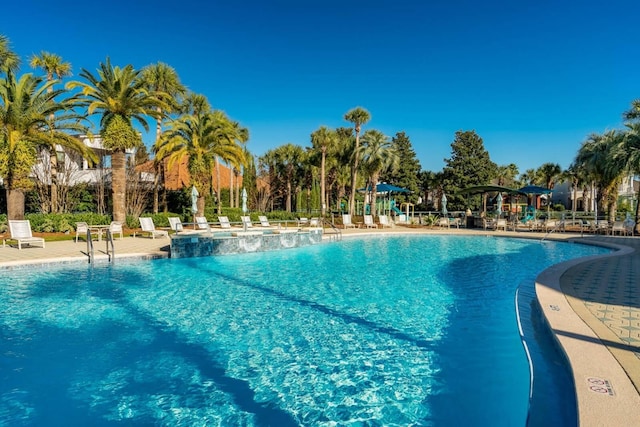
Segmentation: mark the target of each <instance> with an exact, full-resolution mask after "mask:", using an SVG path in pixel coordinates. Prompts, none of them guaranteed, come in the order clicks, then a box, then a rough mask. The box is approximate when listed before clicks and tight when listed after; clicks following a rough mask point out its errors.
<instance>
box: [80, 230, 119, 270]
mask: <svg viewBox="0 0 640 427" xmlns="http://www.w3.org/2000/svg"><path fill="white" fill-rule="evenodd" d="M106 232H107V233H106V236H105V242H106V244H107V256H108V257H109V262H110V263H112V264H113V263H115V260H116V249H115V247H114V245H113V234H111V230H109V229H107V230H106ZM87 255H88V256H89V264H94V263H95V253H94V250H93V239H92V238H91V230H87Z"/></svg>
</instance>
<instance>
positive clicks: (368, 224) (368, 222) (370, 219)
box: [364, 215, 378, 228]
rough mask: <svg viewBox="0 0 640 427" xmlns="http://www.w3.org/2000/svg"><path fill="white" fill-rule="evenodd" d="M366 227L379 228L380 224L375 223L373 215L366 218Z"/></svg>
mask: <svg viewBox="0 0 640 427" xmlns="http://www.w3.org/2000/svg"><path fill="white" fill-rule="evenodd" d="M364 225H365V227H367V228H378V224H376V223H375V222H374V221H373V215H365V216H364Z"/></svg>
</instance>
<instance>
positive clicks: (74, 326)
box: [0, 236, 602, 426]
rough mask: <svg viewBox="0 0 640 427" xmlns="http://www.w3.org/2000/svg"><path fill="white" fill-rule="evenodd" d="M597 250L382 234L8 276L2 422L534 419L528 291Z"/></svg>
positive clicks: (1, 294)
mask: <svg viewBox="0 0 640 427" xmlns="http://www.w3.org/2000/svg"><path fill="white" fill-rule="evenodd" d="M601 252H602V250H601V249H598V248H593V247H583V246H579V245H568V244H556V243H547V244H540V243H539V242H527V241H520V240H515V239H493V238H491V239H488V238H478V237H460V236H432V237H425V236H412V237H409V236H403V237H389V236H385V237H384V238H368V239H353V240H345V241H343V242H340V243H332V244H328V245H318V246H311V247H306V248H300V249H295V250H285V251H278V252H269V253H260V254H243V255H237V256H226V257H212V258H207V259H203V258H199V259H180V260H156V261H151V262H143V263H131V264H125V263H122V264H117V265H115V266H114V267H108V266H102V267H95V268H90V267H84V266H83V267H75V268H74V267H69V266H66V267H65V268H64V269H49V270H48V271H42V272H38V273H37V275H36V276H33V273H32V274H31V275H29V276H27V275H25V274H24V273H20V272H8V273H7V274H3V276H2V278H1V279H0V304H1V306H2V307H3V309H2V311H1V312H0V324H1V325H2V344H1V347H0V348H1V350H2V352H1V353H0V354H2V363H3V365H4V366H5V367H6V369H3V372H2V376H3V378H2V380H3V381H2V382H1V385H0V425H37V424H42V422H43V421H45V420H46V421H47V424H59V425H62V424H64V425H88V424H91V425H107V424H110V423H112V422H116V421H129V422H134V423H136V424H154V425H170V426H176V425H222V426H227V425H242V426H244V425H255V426H265V425H278V426H287V425H302V426H335V425H353V426H355V425H385V426H408V425H461V424H466V425H470V424H473V425H499V424H502V425H524V422H525V420H526V408H527V397H528V378H529V375H528V368H527V361H526V358H525V356H524V353H523V351H522V348H521V346H520V341H519V336H518V332H517V325H516V324H515V320H514V317H515V315H514V310H513V294H514V292H515V287H516V286H517V284H518V283H520V282H522V280H524V279H527V278H531V277H535V275H536V274H537V273H538V272H540V271H541V270H542V269H543V268H545V267H546V266H548V265H551V264H553V263H557V262H560V261H562V260H564V259H569V258H571V257H576V256H579V255H580V254H593V253H601ZM51 393H55V394H56V398H55V399H52V397H51ZM506 409H508V410H506ZM496 416H499V418H496ZM496 419H498V420H499V422H498V423H496ZM63 421H64V422H63Z"/></svg>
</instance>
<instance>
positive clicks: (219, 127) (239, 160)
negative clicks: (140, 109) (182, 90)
mask: <svg viewBox="0 0 640 427" xmlns="http://www.w3.org/2000/svg"><path fill="white" fill-rule="evenodd" d="M237 139H238V138H237V134H236V130H235V128H234V126H233V123H232V122H231V121H230V120H229V119H228V118H227V117H226V116H225V114H224V113H222V112H221V111H214V112H207V113H200V114H198V115H190V114H189V115H183V116H181V117H179V118H178V119H176V120H175V121H173V122H171V123H170V124H169V128H168V129H167V131H165V132H164V133H163V135H162V138H161V139H160V143H159V144H158V145H157V146H155V147H154V149H155V151H156V153H157V156H158V157H159V158H160V159H167V160H168V166H169V167H173V165H174V164H175V163H176V162H179V161H182V160H183V159H185V158H187V159H188V163H187V164H188V168H189V174H190V175H191V179H192V180H193V184H194V185H195V186H196V188H197V189H198V192H199V194H200V196H199V197H198V212H197V213H196V214H203V213H204V206H205V195H206V194H210V193H211V189H212V187H213V182H212V181H213V179H212V176H213V172H214V168H215V163H216V159H217V158H221V159H223V160H224V161H227V162H229V163H230V164H233V165H243V164H244V163H245V157H244V150H243V147H241V146H240V145H239V144H238V143H237V142H236V141H237Z"/></svg>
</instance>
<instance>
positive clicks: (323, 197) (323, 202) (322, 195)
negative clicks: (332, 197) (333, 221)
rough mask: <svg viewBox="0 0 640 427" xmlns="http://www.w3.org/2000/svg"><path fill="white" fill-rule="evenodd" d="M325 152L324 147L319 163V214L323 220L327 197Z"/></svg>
mask: <svg viewBox="0 0 640 427" xmlns="http://www.w3.org/2000/svg"><path fill="white" fill-rule="evenodd" d="M326 152H327V150H326V148H325V147H322V160H321V161H320V214H321V215H322V217H323V218H324V216H325V215H326V213H327V197H326V191H327V189H326V186H327V184H326V182H325V181H326V178H325V172H324V168H325V157H326V155H327V153H326Z"/></svg>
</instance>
